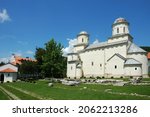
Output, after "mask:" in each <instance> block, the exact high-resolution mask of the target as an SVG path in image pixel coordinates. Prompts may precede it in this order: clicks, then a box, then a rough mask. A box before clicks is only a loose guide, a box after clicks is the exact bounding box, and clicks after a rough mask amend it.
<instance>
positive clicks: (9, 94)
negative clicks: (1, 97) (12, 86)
mask: <svg viewBox="0 0 150 117" xmlns="http://www.w3.org/2000/svg"><path fill="white" fill-rule="evenodd" d="M0 89H1V90H2V91H3V92H4V93H6V94H7V95H8V97H9V98H11V99H13V100H20V98H19V97H17V96H16V95H14V94H13V93H11V92H10V91H8V90H6V89H5V88H4V87H2V86H0Z"/></svg>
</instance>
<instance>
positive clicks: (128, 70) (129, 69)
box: [125, 65, 142, 77]
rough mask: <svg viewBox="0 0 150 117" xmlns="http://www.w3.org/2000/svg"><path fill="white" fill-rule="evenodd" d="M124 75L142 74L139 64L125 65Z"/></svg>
mask: <svg viewBox="0 0 150 117" xmlns="http://www.w3.org/2000/svg"><path fill="white" fill-rule="evenodd" d="M125 76H127V77H130V76H133V77H134V76H136V77H137V76H142V68H141V65H126V66H125Z"/></svg>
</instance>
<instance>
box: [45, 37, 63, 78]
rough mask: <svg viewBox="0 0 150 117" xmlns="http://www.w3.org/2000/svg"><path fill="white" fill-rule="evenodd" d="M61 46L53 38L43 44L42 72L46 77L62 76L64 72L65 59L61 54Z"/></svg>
mask: <svg viewBox="0 0 150 117" xmlns="http://www.w3.org/2000/svg"><path fill="white" fill-rule="evenodd" d="M62 48H63V46H62V45H61V44H60V43H58V44H57V42H55V40H54V39H51V40H50V41H48V42H47V43H46V44H45V54H44V56H43V64H42V72H43V73H44V75H45V76H46V77H63V76H64V75H65V72H66V59H65V58H64V57H63V56H62V54H63V53H62Z"/></svg>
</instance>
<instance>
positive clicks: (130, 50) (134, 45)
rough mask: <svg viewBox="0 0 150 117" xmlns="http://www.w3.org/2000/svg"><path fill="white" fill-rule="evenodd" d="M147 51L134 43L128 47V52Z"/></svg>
mask: <svg viewBox="0 0 150 117" xmlns="http://www.w3.org/2000/svg"><path fill="white" fill-rule="evenodd" d="M143 52H144V53H145V52H146V51H145V50H143V49H142V48H140V47H138V46H137V45H136V44H134V43H132V44H131V45H130V47H129V49H128V53H143Z"/></svg>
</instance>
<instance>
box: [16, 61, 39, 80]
mask: <svg viewBox="0 0 150 117" xmlns="http://www.w3.org/2000/svg"><path fill="white" fill-rule="evenodd" d="M18 68H19V75H20V76H23V77H26V78H29V77H30V78H31V77H32V78H33V77H34V76H37V75H38V69H37V63H36V62H34V61H26V60H22V61H21V64H20V65H18Z"/></svg>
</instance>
